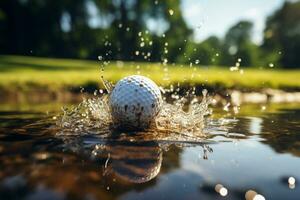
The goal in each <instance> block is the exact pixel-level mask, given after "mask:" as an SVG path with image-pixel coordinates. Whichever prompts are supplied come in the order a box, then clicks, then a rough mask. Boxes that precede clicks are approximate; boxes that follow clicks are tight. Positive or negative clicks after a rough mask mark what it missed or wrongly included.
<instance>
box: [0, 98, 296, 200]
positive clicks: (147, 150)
mask: <svg viewBox="0 0 300 200" xmlns="http://www.w3.org/2000/svg"><path fill="white" fill-rule="evenodd" d="M264 106H265V107H264ZM264 106H262V105H244V106H241V109H240V112H239V113H238V114H233V112H231V111H229V112H225V111H223V110H222V109H221V108H214V114H213V116H212V118H213V119H214V120H212V121H211V122H210V125H209V126H208V127H207V128H206V131H207V132H208V134H209V139H208V140H207V141H205V142H203V143H194V144H185V143H183V144H181V143H173V144H167V145H166V144H162V143H156V142H143V143H131V142H107V141H106V142H104V141H100V140H97V138H94V137H89V136H85V137H81V138H77V139H74V138H65V139H62V138H57V137H55V129H53V123H54V121H55V120H48V119H49V116H51V115H52V113H57V112H59V107H60V105H54V106H53V104H49V105H39V104H35V105H25V106H19V107H16V106H13V105H9V104H7V105H4V104H3V105H2V106H1V107H0V199H167V200H171V199H245V197H244V196H245V193H246V191H248V190H249V189H252V190H255V191H256V192H257V193H259V194H262V195H263V196H264V197H265V198H266V199H300V185H298V182H296V184H295V185H294V186H292V187H291V185H289V184H288V178H289V177H294V178H295V179H296V181H300V105H297V104H296V105H295V104H294V105H291V104H289V105H287V104H286V105H264ZM220 118H224V119H228V120H223V121H222V123H219V121H218V119H220ZM215 122H218V123H215ZM217 184H222V185H223V186H224V187H226V188H227V190H228V194H227V196H225V197H223V196H221V195H220V194H218V193H217V192H215V190H214V188H215V186H216V185H217Z"/></svg>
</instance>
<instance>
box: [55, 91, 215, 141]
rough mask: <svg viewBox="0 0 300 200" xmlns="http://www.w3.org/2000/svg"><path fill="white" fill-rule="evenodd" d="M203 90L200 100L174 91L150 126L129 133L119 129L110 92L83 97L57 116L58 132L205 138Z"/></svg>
mask: <svg viewBox="0 0 300 200" xmlns="http://www.w3.org/2000/svg"><path fill="white" fill-rule="evenodd" d="M167 91H169V90H167ZM170 91H174V89H173V90H170ZM164 92H165V91H164ZM202 93H203V97H202V100H201V101H199V98H197V97H196V96H195V95H194V96H193V98H191V93H187V95H185V96H184V97H180V96H179V95H177V94H172V95H171V99H172V101H173V103H168V102H167V101H166V100H164V102H163V106H162V109H161V111H160V112H159V114H158V115H157V116H156V118H155V120H154V122H153V123H152V125H151V127H150V128H149V129H148V130H145V131H143V132H135V133H130V134H126V133H123V132H122V131H119V130H116V127H117V126H116V125H115V124H114V122H113V120H112V117H111V112H110V107H109V103H108V97H109V94H100V95H101V96H100V97H94V98H88V99H84V100H83V101H82V102H81V103H80V104H79V105H77V106H75V107H73V108H63V113H62V114H61V115H60V116H58V117H57V125H58V128H59V131H58V132H57V136H84V135H89V136H91V135H93V136H97V137H98V138H102V139H106V140H122V141H182V142H184V141H194V142H195V141H202V140H203V139H204V138H205V136H206V134H205V133H204V131H203V130H204V124H205V118H206V116H207V115H209V114H210V113H211V110H210V108H209V105H210V102H211V99H210V98H209V97H208V96H207V90H203V92H202ZM164 99H166V98H164ZM188 99H190V100H188ZM116 133H117V134H116Z"/></svg>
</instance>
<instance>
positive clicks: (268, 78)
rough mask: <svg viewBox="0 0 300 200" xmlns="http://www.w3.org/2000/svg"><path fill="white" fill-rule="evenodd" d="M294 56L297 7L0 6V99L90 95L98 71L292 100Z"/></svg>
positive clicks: (64, 1) (34, 1)
mask: <svg viewBox="0 0 300 200" xmlns="http://www.w3.org/2000/svg"><path fill="white" fill-rule="evenodd" d="M299 53H300V1H295V0H264V1H260V0H253V1H247V2H245V1H243V2H242V1H238V0H229V1H217V0H172V1H171V0H170V1H160V0H155V1H152V0H145V1H138V0H109V1H108V0H72V1H71V0H2V1H1V2H0V72H1V73H0V94H1V96H2V100H3V98H6V97H7V98H6V99H14V100H15V99H27V98H32V96H36V95H38V96H39V97H37V99H38V100H41V99H42V98H44V97H45V96H46V95H47V96H50V97H51V98H55V99H57V98H62V99H64V98H65V96H66V93H69V92H70V93H72V94H74V93H78V92H79V91H82V88H85V90H86V91H88V92H90V93H93V92H94V91H95V90H99V89H100V88H103V85H102V83H101V81H100V72H103V74H104V78H105V79H107V80H109V81H112V82H116V81H118V80H119V79H120V78H122V77H124V76H126V75H129V74H142V75H146V76H150V77H151V78H152V79H153V80H154V81H156V82H157V83H158V84H160V85H164V86H170V85H172V84H173V85H174V84H177V83H178V82H180V81H181V82H184V83H182V84H181V85H186V86H187V85H196V86H197V87H198V88H200V89H203V88H208V89H211V91H217V90H219V91H220V90H221V91H225V89H226V90H227V89H238V90H250V91H253V90H254V91H257V90H259V91H260V92H261V91H262V89H265V88H271V89H282V90H285V91H286V90H288V91H290V90H292V91H299V89H300V81H299V80H298V77H299V76H300V70H299V67H300V56H299ZM100 69H101V70H100ZM103 74H102V75H103ZM224 93H226V92H224ZM62 94H63V95H62ZM62 96H64V97H62Z"/></svg>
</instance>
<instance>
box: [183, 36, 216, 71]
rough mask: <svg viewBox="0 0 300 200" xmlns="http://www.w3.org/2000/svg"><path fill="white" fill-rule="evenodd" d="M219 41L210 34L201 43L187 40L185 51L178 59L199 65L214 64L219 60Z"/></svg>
mask: <svg viewBox="0 0 300 200" xmlns="http://www.w3.org/2000/svg"><path fill="white" fill-rule="evenodd" d="M220 48H221V41H220V40H219V38H217V37H216V36H210V37H208V38H207V39H206V40H204V41H203V42H201V43H198V44H197V43H194V42H188V44H187V46H186V50H185V53H184V54H182V55H181V56H180V57H179V59H178V61H179V62H183V63H187V64H188V63H195V64H201V65H216V64H218V62H219V54H220Z"/></svg>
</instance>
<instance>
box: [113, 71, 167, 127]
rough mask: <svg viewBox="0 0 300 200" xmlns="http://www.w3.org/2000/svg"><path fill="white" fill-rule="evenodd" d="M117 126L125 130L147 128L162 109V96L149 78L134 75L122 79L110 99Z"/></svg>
mask: <svg viewBox="0 0 300 200" xmlns="http://www.w3.org/2000/svg"><path fill="white" fill-rule="evenodd" d="M109 104H110V108H111V113H112V118H113V120H114V122H115V124H116V125H117V126H119V127H121V128H125V129H144V128H147V127H148V126H149V125H150V124H151V122H152V121H153V119H154V118H155V116H156V115H157V114H158V112H159V111H160V109H161V105H162V96H161V92H160V90H159V88H158V86H157V85H156V84H155V83H154V82H153V81H152V80H150V79H149V78H147V77H144V76H140V75H132V76H128V77H125V78H123V79H121V80H120V81H119V82H118V83H117V84H116V86H115V87H114V89H113V90H112V92H111V94H110V97H109Z"/></svg>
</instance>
